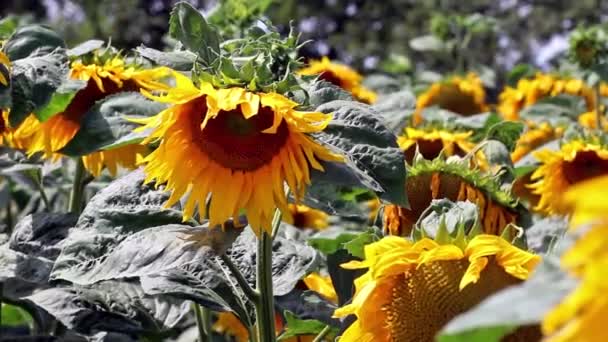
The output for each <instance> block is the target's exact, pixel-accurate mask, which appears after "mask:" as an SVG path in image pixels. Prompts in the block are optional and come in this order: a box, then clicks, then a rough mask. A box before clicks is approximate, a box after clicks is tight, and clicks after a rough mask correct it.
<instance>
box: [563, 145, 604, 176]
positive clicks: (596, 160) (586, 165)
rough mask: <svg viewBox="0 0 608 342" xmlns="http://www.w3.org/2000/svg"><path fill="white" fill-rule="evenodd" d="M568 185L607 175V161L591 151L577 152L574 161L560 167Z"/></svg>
mask: <svg viewBox="0 0 608 342" xmlns="http://www.w3.org/2000/svg"><path fill="white" fill-rule="evenodd" d="M562 171H563V172H564V177H566V179H567V180H568V183H570V184H575V183H578V182H582V181H584V180H587V179H590V178H594V177H597V176H601V175H605V174H608V160H605V159H602V158H600V157H599V156H598V155H597V153H595V152H593V151H582V152H577V153H576V157H575V158H574V160H572V161H570V162H565V163H564V165H563V166H562Z"/></svg>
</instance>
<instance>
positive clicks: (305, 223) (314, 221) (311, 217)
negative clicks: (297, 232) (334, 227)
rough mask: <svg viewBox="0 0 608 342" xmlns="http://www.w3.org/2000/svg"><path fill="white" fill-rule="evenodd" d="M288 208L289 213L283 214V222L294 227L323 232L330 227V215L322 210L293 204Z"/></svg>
mask: <svg viewBox="0 0 608 342" xmlns="http://www.w3.org/2000/svg"><path fill="white" fill-rule="evenodd" d="M288 208H289V211H288V212H286V213H284V214H283V215H284V217H283V221H285V222H287V223H289V224H291V225H293V226H294V227H298V228H312V229H315V230H323V229H325V228H327V226H328V225H329V215H328V214H327V213H326V212H324V211H322V210H319V209H314V208H311V207H308V206H306V205H303V204H292V203H290V204H289V205H288Z"/></svg>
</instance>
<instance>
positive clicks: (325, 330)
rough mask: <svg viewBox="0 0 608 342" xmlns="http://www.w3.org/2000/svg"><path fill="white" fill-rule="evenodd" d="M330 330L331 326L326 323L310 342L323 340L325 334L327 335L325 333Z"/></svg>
mask: <svg viewBox="0 0 608 342" xmlns="http://www.w3.org/2000/svg"><path fill="white" fill-rule="evenodd" d="M330 331H331V327H330V326H329V325H326V326H325V328H323V330H321V331H320V332H319V334H318V335H317V336H315V339H314V340H312V342H321V341H323V339H324V338H325V336H327V334H329V332H330Z"/></svg>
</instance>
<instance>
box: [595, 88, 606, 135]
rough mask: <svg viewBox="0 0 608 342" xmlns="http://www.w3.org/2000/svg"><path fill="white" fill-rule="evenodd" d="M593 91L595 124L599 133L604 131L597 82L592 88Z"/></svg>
mask: <svg viewBox="0 0 608 342" xmlns="http://www.w3.org/2000/svg"><path fill="white" fill-rule="evenodd" d="M594 90H595V122H596V125H597V129H599V130H600V132H602V131H604V127H602V110H601V108H600V107H601V106H600V102H601V100H602V94H601V92H600V82H597V84H596V85H595V87H594Z"/></svg>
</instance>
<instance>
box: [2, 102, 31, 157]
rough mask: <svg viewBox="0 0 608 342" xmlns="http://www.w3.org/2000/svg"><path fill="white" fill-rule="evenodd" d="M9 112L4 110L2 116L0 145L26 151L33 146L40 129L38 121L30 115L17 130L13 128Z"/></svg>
mask: <svg viewBox="0 0 608 342" xmlns="http://www.w3.org/2000/svg"><path fill="white" fill-rule="evenodd" d="M9 113H10V112H9V111H8V110H3V111H2V112H1V115H0V145H6V146H10V147H12V148H16V149H20V150H26V149H28V148H29V146H30V145H31V144H32V138H33V136H34V134H35V133H36V131H37V129H38V120H37V119H36V117H35V116H33V115H29V116H28V117H27V118H25V120H23V122H22V123H21V124H19V126H17V128H12V127H11V126H10V123H9V122H10V121H9Z"/></svg>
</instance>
